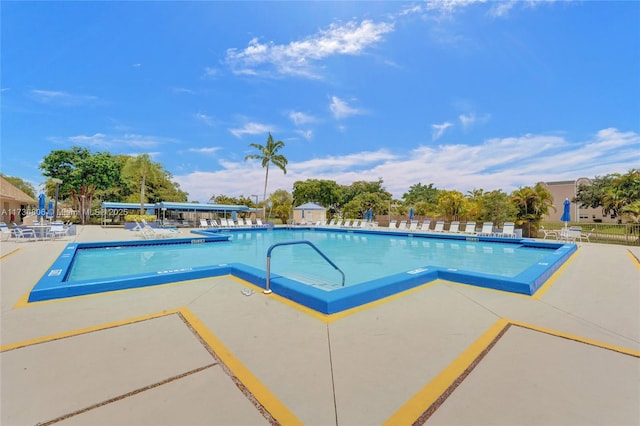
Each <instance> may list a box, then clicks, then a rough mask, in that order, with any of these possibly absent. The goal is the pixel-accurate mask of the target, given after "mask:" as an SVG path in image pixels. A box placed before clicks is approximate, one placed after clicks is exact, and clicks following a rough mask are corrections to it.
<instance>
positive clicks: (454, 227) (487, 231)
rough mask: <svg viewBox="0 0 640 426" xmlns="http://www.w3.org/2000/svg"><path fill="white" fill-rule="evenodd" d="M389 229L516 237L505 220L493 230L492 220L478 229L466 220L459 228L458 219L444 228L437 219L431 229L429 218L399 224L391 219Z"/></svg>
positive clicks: (513, 226) (513, 224) (473, 223)
mask: <svg viewBox="0 0 640 426" xmlns="http://www.w3.org/2000/svg"><path fill="white" fill-rule="evenodd" d="M389 229H391V230H394V231H415V232H441V233H448V234H469V235H477V236H488V237H506V238H515V237H516V233H515V223H513V222H505V223H504V226H503V228H502V230H495V229H494V226H493V222H484V223H483V224H482V229H481V230H480V231H478V230H477V229H476V222H472V221H469V222H467V223H466V224H465V227H464V228H462V229H461V228H460V222H459V221H453V222H451V223H450V224H449V228H448V229H446V230H445V222H444V221H442V220H439V221H437V222H436V223H435V225H434V228H433V229H431V221H430V220H425V221H423V222H422V223H419V222H418V221H417V220H412V221H410V222H407V221H406V220H402V221H400V223H399V224H398V222H397V221H396V220H392V221H391V222H389Z"/></svg>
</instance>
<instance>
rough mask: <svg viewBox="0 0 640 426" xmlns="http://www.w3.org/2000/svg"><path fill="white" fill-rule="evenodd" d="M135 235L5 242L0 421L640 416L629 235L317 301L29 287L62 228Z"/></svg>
mask: <svg viewBox="0 0 640 426" xmlns="http://www.w3.org/2000/svg"><path fill="white" fill-rule="evenodd" d="M181 232H182V233H183V234H185V235H188V232H189V230H187V229H183V230H181ZM134 238H137V237H135V236H134V235H133V233H132V232H130V231H125V230H123V229H115V228H100V227H97V226H86V227H79V232H78V235H76V236H74V237H67V239H66V240H64V241H38V242H13V241H10V242H6V241H3V242H2V243H1V244H0V256H1V257H0V278H1V283H0V296H1V299H0V309H1V317H0V320H1V321H0V384H1V387H0V424H2V425H3V426H5V425H35V424H39V425H46V424H54V423H55V424H61V425H259V424H283V425H289V424H308V425H357V426H359V425H380V424H388V425H405V424H412V423H414V422H417V423H418V424H422V423H425V424H428V425H485V424H487V425H488V424H491V425H572V424H574V425H586V424H593V425H638V424H640V408H639V407H640V406H639V405H638V401H640V262H638V258H640V247H628V246H614V245H603V244H595V243H580V244H579V250H578V251H577V253H576V254H574V255H573V256H572V258H571V259H570V260H569V261H568V262H567V263H566V264H565V265H564V266H563V267H562V268H561V269H560V270H559V271H558V272H556V273H555V274H554V276H553V277H552V278H551V279H550V280H549V281H548V282H547V284H545V285H544V286H543V287H542V289H541V290H539V291H538V293H537V294H536V295H535V296H533V297H529V296H522V295H515V294H508V293H503V292H499V291H494V290H487V289H481V288H476V287H472V286H467V285H462V284H456V283H452V282H447V281H443V280H438V281H436V282H433V283H427V284H425V285H424V286H421V287H418V288H415V289H413V290H410V291H407V292H405V293H402V294H399V295H396V296H393V297H390V298H387V299H384V300H381V301H378V302H374V303H371V304H369V305H365V306H362V307H359V308H355V309H352V310H349V311H345V312H342V313H339V314H334V315H328V316H327V315H321V314H318V313H315V312H313V311H310V310H308V309H306V308H301V307H299V306H298V305H295V304H293V303H292V302H289V301H287V300H283V299H282V298H280V297H279V296H277V295H275V294H271V295H264V294H262V292H261V291H260V289H258V288H256V287H254V286H252V285H251V284H249V283H246V282H244V281H242V280H240V279H238V278H235V277H229V276H225V277H219V278H208V279H200V280H194V281H185V282H180V283H173V284H166V285H161V286H156V287H148V288H143V289H134V290H126V291H118V292H112V293H105V294H101V295H92V296H82V297H75V298H70V299H63V300H56V301H46V302H37V303H31V304H28V303H27V302H26V300H27V296H28V292H29V291H30V290H31V288H32V287H33V286H34V285H35V283H36V282H37V281H38V280H39V279H40V278H41V277H42V275H43V274H44V273H45V271H46V270H47V268H48V267H49V266H50V265H51V264H52V263H53V261H54V260H55V259H56V258H57V257H58V255H59V254H60V253H61V251H62V250H63V249H64V247H65V246H66V244H68V243H70V242H72V241H78V242H81V241H105V240H124V239H134ZM248 290H254V292H253V293H251V292H250V291H248ZM247 294H248V295H247Z"/></svg>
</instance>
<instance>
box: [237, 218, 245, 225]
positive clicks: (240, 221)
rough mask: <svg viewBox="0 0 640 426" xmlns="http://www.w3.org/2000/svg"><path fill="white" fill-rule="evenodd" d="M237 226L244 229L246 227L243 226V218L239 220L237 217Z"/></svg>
mask: <svg viewBox="0 0 640 426" xmlns="http://www.w3.org/2000/svg"><path fill="white" fill-rule="evenodd" d="M238 226H243V227H244V226H246V225H245V224H244V219H243V218H241V217H239V218H238Z"/></svg>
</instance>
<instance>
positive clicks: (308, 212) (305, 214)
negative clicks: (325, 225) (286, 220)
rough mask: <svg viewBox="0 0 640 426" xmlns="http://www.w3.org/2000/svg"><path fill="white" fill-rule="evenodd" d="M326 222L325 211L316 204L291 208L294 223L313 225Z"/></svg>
mask: <svg viewBox="0 0 640 426" xmlns="http://www.w3.org/2000/svg"><path fill="white" fill-rule="evenodd" d="M319 220H327V209H325V208H324V207H322V206H321V205H319V204H316V203H305V204H301V205H299V206H298V207H294V208H293V221H294V222H295V223H315V222H317V221H319Z"/></svg>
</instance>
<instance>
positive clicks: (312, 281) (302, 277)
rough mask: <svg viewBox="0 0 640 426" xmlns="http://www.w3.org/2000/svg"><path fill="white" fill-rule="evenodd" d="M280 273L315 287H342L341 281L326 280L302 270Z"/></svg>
mask: <svg viewBox="0 0 640 426" xmlns="http://www.w3.org/2000/svg"><path fill="white" fill-rule="evenodd" d="M280 275H282V276H284V277H287V278H289V279H292V280H296V281H298V282H301V283H303V284H308V285H312V286H314V287H318V288H321V289H323V290H333V289H336V288H340V287H341V285H340V283H339V282H336V281H329V280H325V279H323V278H320V277H318V276H314V275H308V274H304V273H300V272H282V273H280Z"/></svg>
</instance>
